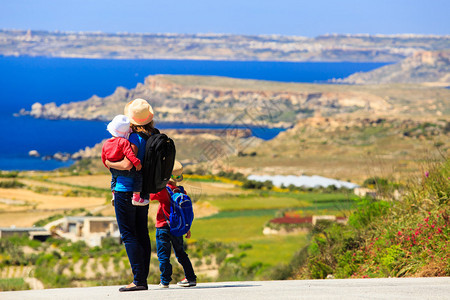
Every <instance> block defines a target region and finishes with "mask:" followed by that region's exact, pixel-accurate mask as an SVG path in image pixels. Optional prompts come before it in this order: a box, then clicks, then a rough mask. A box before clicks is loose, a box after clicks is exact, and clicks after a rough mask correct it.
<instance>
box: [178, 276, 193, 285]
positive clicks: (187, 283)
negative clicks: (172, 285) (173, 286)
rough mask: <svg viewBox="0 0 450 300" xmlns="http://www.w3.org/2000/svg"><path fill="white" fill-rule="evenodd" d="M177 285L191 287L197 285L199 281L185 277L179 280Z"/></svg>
mask: <svg viewBox="0 0 450 300" xmlns="http://www.w3.org/2000/svg"><path fill="white" fill-rule="evenodd" d="M177 285H179V286H182V287H191V286H196V285H197V281H189V280H187V279H186V278H184V279H183V280H181V281H180V282H178V283H177Z"/></svg>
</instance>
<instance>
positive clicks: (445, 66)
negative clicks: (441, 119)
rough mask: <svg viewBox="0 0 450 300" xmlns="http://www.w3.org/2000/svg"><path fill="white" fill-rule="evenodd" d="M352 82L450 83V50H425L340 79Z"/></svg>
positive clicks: (343, 81) (344, 81)
mask: <svg viewBox="0 0 450 300" xmlns="http://www.w3.org/2000/svg"><path fill="white" fill-rule="evenodd" d="M338 82H342V83H351V84H380V83H424V82H434V83H441V84H443V85H445V84H447V85H450V50H447V51H433V52H432V51H423V52H418V53H416V54H414V55H413V56H411V57H408V58H406V59H404V60H402V61H401V62H399V63H396V64H393V65H388V66H384V67H381V68H378V69H376V70H373V71H370V72H366V73H356V74H353V75H350V76H349V77H347V78H345V79H343V80H338Z"/></svg>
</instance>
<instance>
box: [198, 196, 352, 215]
mask: <svg viewBox="0 0 450 300" xmlns="http://www.w3.org/2000/svg"><path fill="white" fill-rule="evenodd" d="M202 201H208V202H210V203H211V204H212V205H214V206H216V207H217V208H218V209H219V210H220V211H234V210H269V209H282V208H292V207H295V208H299V207H302V208H311V207H312V208H317V209H332V208H334V209H339V208H341V207H342V208H345V209H347V208H348V207H349V206H351V203H352V202H353V201H352V200H350V199H349V196H348V195H346V194H319V193H280V192H253V193H250V194H247V195H218V196H214V197H213V196H209V197H206V198H205V199H204V200H202Z"/></svg>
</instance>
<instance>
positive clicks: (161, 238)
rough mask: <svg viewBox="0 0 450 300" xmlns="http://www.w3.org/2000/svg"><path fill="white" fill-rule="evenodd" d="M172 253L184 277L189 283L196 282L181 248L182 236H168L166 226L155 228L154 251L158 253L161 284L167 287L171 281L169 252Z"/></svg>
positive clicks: (189, 261)
mask: <svg viewBox="0 0 450 300" xmlns="http://www.w3.org/2000/svg"><path fill="white" fill-rule="evenodd" d="M171 246H173V251H174V252H175V256H176V257H177V260H178V262H179V263H180V264H181V266H182V267H183V270H184V276H186V279H187V280H189V281H196V280H197V276H195V273H194V269H193V268H192V264H191V260H190V259H189V257H188V255H187V253H186V251H184V247H183V236H173V235H171V234H170V229H169V227H168V226H166V227H161V228H156V251H157V253H158V260H159V270H160V271H161V283H162V284H164V285H168V284H169V283H170V282H171V281H172V265H171V264H170V251H171V248H172V247H171Z"/></svg>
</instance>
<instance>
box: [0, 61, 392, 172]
mask: <svg viewBox="0 0 450 300" xmlns="http://www.w3.org/2000/svg"><path fill="white" fill-rule="evenodd" d="M386 64H388V63H290V62H241V61H194V60H111V59H68V58H44V57H0V103H1V109H0V130H1V132H2V142H1V143H0V170H53V169H56V168H59V167H64V166H69V165H70V164H72V163H73V162H71V161H67V162H60V161H55V160H42V159H40V158H32V157H29V156H28V152H29V151H30V150H37V151H38V152H39V153H40V154H41V155H53V154H54V153H56V152H68V153H73V152H76V151H78V150H80V149H84V148H85V147H86V146H89V147H91V146H94V145H95V144H96V143H98V142H100V141H101V140H103V139H105V138H107V137H109V133H108V132H107V131H106V124H107V122H99V121H70V120H57V121H54V120H41V119H33V118H30V117H14V116H13V114H14V113H17V112H18V111H19V110H20V109H22V108H25V109H27V110H29V109H30V107H31V105H32V104H33V103H35V102H41V103H48V102H55V103H56V104H57V105H60V104H62V103H67V102H71V101H82V100H86V99H88V98H90V97H91V96H93V95H97V96H100V97H105V96H108V95H110V94H112V93H113V92H114V90H115V89H116V88H117V87H118V86H123V87H126V88H134V87H135V86H136V84H137V83H139V82H141V83H142V82H144V78H145V77H146V76H148V75H155V74H173V75H214V76H226V77H233V78H243V79H259V80H273V81H282V82H309V83H321V82H326V81H327V80H330V79H333V78H343V77H346V76H348V75H350V74H353V73H355V72H361V71H362V72H366V71H370V70H373V69H376V68H379V67H381V66H384V65H386ZM226 126H227V125H226V124H224V125H217V124H214V125H207V124H206V125H205V124H193V125H192V124H191V125H190V126H189V127H188V128H213V129H221V128H224V127H226ZM157 127H159V128H162V129H170V128H187V127H186V125H184V124H179V123H166V124H162V123H160V124H157ZM281 130H282V129H279V128H274V129H270V130H269V129H266V130H258V129H257V128H254V130H252V132H253V134H254V135H255V136H258V137H261V138H264V139H271V138H273V137H274V136H276V135H277V134H278V133H279V132H280V131H281Z"/></svg>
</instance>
